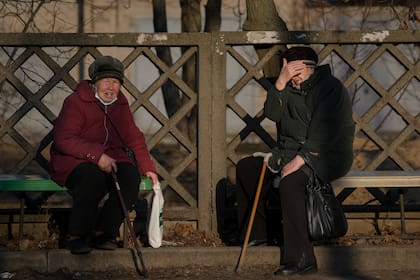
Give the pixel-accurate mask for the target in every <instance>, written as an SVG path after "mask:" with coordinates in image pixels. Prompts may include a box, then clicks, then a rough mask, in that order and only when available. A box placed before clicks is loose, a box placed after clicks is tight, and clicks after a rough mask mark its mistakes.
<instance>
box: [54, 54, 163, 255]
mask: <svg viewBox="0 0 420 280" xmlns="http://www.w3.org/2000/svg"><path fill="white" fill-rule="evenodd" d="M89 76H90V78H91V80H90V81H88V80H85V81H82V82H81V83H80V84H79V85H78V86H77V88H76V90H75V91H74V92H73V93H72V94H71V95H69V96H68V97H67V98H66V99H65V101H64V103H63V107H62V109H61V112H60V114H59V116H58V118H57V120H56V122H55V125H54V141H53V145H52V147H51V160H50V175H51V178H52V179H53V180H54V181H55V182H56V183H58V184H59V185H62V186H66V187H67V188H68V189H69V190H70V193H71V194H72V197H73V209H72V212H71V214H70V220H69V229H68V230H69V234H70V240H69V246H70V250H71V252H72V253H73V254H84V253H89V252H90V251H91V250H92V247H95V248H99V249H108V250H112V249H115V248H116V247H117V246H116V243H115V238H116V236H118V234H119V227H120V225H121V223H122V220H123V213H122V210H121V205H120V203H119V199H118V196H117V193H116V188H115V184H114V181H113V178H112V174H111V172H112V171H114V172H115V173H116V176H117V179H118V181H119V185H120V187H121V193H122V195H123V197H124V200H125V203H126V205H127V206H131V205H132V204H133V203H134V202H135V200H136V199H137V194H138V187H139V183H140V175H145V176H147V177H150V178H151V179H152V181H153V183H154V184H156V183H157V182H158V176H157V173H156V167H155V164H154V163H153V161H152V159H151V157H150V154H149V151H148V149H147V146H146V143H145V139H144V135H143V133H142V132H141V131H140V129H139V128H138V127H137V126H136V124H135V122H134V119H133V115H132V113H131V111H130V108H129V104H128V102H127V99H126V98H125V96H124V95H123V94H122V93H121V90H120V88H121V85H122V83H123V81H124V80H123V79H124V66H123V64H122V63H121V62H120V61H119V60H118V59H116V58H113V57H111V56H102V57H98V58H97V59H96V60H95V61H94V62H93V63H92V64H91V65H90V67H89ZM127 147H128V148H129V149H130V150H131V151H133V153H134V155H135V158H136V159H137V163H138V164H136V163H135V161H134V162H133V160H132V159H130V157H129V156H128V155H127V152H126V149H125V148H127ZM136 165H137V166H136ZM106 195H108V198H107V199H106V201H105V203H104V205H103V207H102V208H98V204H99V202H100V201H101V200H102V199H103V198H104V197H105V196H106Z"/></svg>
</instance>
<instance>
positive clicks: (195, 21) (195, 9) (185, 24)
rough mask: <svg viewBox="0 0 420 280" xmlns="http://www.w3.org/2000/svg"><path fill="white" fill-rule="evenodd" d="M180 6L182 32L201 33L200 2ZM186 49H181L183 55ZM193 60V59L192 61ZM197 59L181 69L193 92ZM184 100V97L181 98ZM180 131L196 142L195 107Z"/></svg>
mask: <svg viewBox="0 0 420 280" xmlns="http://www.w3.org/2000/svg"><path fill="white" fill-rule="evenodd" d="M180 4H181V22H182V23H181V28H182V32H200V31H201V13H200V0H180ZM186 50H187V48H181V51H182V53H184V52H185V51H186ZM194 58H195V59H194ZM196 67H197V57H192V58H191V59H189V60H188V61H187V62H186V63H185V64H184V66H183V68H182V79H183V80H184V81H185V83H186V84H187V85H188V86H189V87H191V88H192V89H193V90H194V91H197V83H196V77H197V73H196V72H197V68H196ZM183 98H186V97H183ZM179 127H180V130H181V131H187V132H188V137H189V138H190V140H191V141H193V142H195V141H196V140H197V107H196V106H195V107H194V108H193V109H192V110H191V111H190V113H189V114H188V115H187V116H186V117H185V119H183V120H182V121H181V122H180V123H179Z"/></svg>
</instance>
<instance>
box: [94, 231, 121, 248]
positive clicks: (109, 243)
mask: <svg viewBox="0 0 420 280" xmlns="http://www.w3.org/2000/svg"><path fill="white" fill-rule="evenodd" d="M93 244H94V246H95V248H96V249H100V250H109V251H112V250H115V249H117V248H118V245H117V241H116V240H115V238H113V237H106V236H104V235H100V236H97V237H95V238H94V240H93Z"/></svg>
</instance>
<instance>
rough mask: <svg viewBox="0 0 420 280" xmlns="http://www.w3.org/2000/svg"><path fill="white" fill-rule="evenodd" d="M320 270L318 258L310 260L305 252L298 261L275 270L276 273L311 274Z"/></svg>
mask: <svg viewBox="0 0 420 280" xmlns="http://www.w3.org/2000/svg"><path fill="white" fill-rule="evenodd" d="M317 271H318V265H317V263H316V260H309V259H308V258H307V257H306V256H305V254H303V256H302V257H301V259H300V260H299V261H298V262H288V263H287V264H286V265H285V266H284V267H283V268H281V267H280V268H279V269H277V270H276V271H274V275H284V276H287V275H293V274H310V273H315V272H317Z"/></svg>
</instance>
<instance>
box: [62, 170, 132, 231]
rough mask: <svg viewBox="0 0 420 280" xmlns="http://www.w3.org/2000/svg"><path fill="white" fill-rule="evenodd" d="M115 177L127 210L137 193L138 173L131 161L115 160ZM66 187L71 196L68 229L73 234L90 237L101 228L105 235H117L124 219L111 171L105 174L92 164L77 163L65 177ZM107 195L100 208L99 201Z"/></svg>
mask: <svg viewBox="0 0 420 280" xmlns="http://www.w3.org/2000/svg"><path fill="white" fill-rule="evenodd" d="M116 175H117V179H118V183H119V185H120V188H121V194H122V196H123V198H124V202H125V205H126V206H127V209H128V210H130V209H131V208H132V206H133V204H134V203H135V201H136V199H137V195H138V190H139V184H140V175H139V172H138V170H137V168H136V167H135V166H134V165H132V164H130V163H117V173H116ZM66 187H67V188H68V189H69V190H70V193H71V195H72V197H73V208H72V211H71V214H70V219H69V228H68V232H69V234H70V235H75V236H83V237H85V236H90V235H91V234H92V233H93V232H94V231H101V232H104V234H105V235H106V236H108V237H116V236H118V235H119V227H120V226H121V223H122V221H123V219H124V213H123V211H122V208H121V204H120V200H119V198H118V193H117V191H116V186H115V183H114V180H113V178H112V176H111V174H110V173H105V172H103V171H101V170H100V169H99V167H98V166H97V165H95V164H92V163H82V164H80V165H79V166H77V167H76V168H75V169H74V170H73V172H72V173H71V174H70V176H69V177H68V179H67V182H66ZM106 194H109V197H108V199H106V200H105V203H104V204H103V207H101V208H100V207H98V206H99V203H100V202H101V200H102V199H103V198H104V197H105V195H106Z"/></svg>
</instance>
